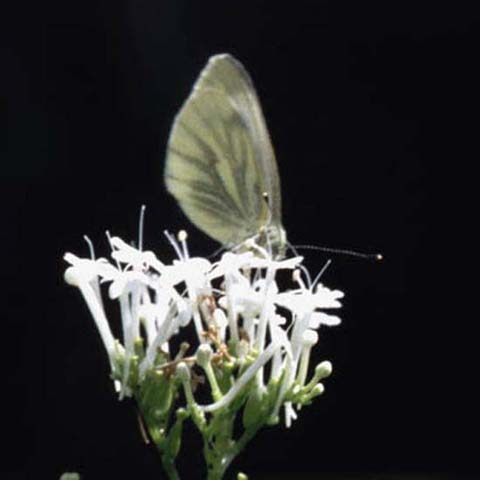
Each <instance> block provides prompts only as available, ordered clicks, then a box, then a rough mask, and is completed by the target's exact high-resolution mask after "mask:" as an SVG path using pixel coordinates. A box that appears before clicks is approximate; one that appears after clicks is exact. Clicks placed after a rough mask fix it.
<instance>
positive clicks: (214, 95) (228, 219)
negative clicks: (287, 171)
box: [164, 54, 281, 245]
mask: <svg viewBox="0 0 480 480" xmlns="http://www.w3.org/2000/svg"><path fill="white" fill-rule="evenodd" d="M164 175H165V183H166V186H167V189H168V191H169V192H170V193H171V194H172V195H173V196H174V197H175V198H176V199H177V201H178V203H179V204H180V206H181V208H182V209H183V211H184V212H185V214H186V215H187V216H188V218H189V219H190V220H191V222H192V223H194V224H195V225H196V226H197V227H198V228H200V229H201V230H203V231H204V232H205V233H207V234H208V235H210V236H211V237H212V238H214V239H216V240H218V241H219V242H221V243H223V244H225V245H236V244H238V243H240V242H242V241H243V240H245V239H247V238H249V237H252V236H253V235H255V234H256V233H257V232H258V231H259V230H260V228H261V227H262V226H266V225H267V223H268V224H270V225H274V226H278V227H279V228H281V199H280V179H279V175H278V169H277V165H276V161H275V157H274V153H273V148H272V145H271V142H270V138H269V135H268V131H267V128H266V125H265V120H264V118H263V114H262V111H261V108H260V104H259V102H258V98H257V94H256V92H255V89H254V86H253V83H252V80H251V78H250V76H249V75H248V73H247V71H246V70H245V68H244V67H243V66H242V65H241V64H240V62H238V61H237V60H235V59H234V58H233V57H232V56H231V55H228V54H223V55H215V56H213V57H211V58H210V60H209V62H208V64H207V65H206V67H205V68H204V70H203V71H202V73H201V74H200V76H199V78H198V80H197V82H196V83H195V85H194V88H193V90H192V92H191V94H190V96H189V97H188V99H187V101H186V102H185V104H184V105H183V107H182V108H181V110H180V112H179V113H178V114H177V116H176V118H175V121H174V123H173V127H172V131H171V133H170V138H169V142H168V150H167V159H166V166H165V174H164ZM265 192H266V193H267V194H268V201H269V206H267V204H266V202H265V199H264V197H263V194H264V193H265ZM269 210H270V212H269Z"/></svg>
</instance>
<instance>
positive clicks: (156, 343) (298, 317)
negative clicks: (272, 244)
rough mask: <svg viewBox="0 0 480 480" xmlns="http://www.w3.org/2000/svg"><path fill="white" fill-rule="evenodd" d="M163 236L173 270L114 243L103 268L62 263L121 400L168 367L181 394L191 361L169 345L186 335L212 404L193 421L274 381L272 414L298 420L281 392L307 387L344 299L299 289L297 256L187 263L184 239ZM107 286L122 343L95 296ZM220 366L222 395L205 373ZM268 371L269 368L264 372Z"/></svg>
mask: <svg viewBox="0 0 480 480" xmlns="http://www.w3.org/2000/svg"><path fill="white" fill-rule="evenodd" d="M165 235H166V237H167V239H168V241H169V242H170V244H171V246H172V247H173V250H174V252H175V254H176V257H177V258H175V259H173V260H171V259H170V260H168V259H165V258H162V259H161V260H160V259H158V258H157V256H156V255H155V254H154V253H153V252H152V251H143V250H142V248H136V247H134V246H132V245H129V244H128V243H126V242H124V241H123V240H122V239H120V238H119V237H115V236H113V237H110V236H109V237H108V239H109V243H110V247H111V250H112V252H111V261H110V262H109V261H108V260H106V259H105V258H102V259H99V260H94V259H91V258H90V259H88V258H79V257H77V256H75V255H73V254H71V253H68V254H66V255H65V260H66V261H67V262H68V263H69V264H70V266H69V267H68V268H67V269H66V272H65V280H66V281H67V282H68V283H70V284H71V285H74V286H77V287H78V288H79V289H80V290H81V292H82V294H83V296H84V298H85V300H86V302H87V304H88V306H89V309H90V311H91V313H92V316H93V318H94V321H95V323H96V324H97V327H98V330H99V332H100V334H101V336H102V339H103V341H104V344H105V347H106V350H107V353H108V355H109V358H110V362H111V365H112V369H115V368H118V369H120V370H121V372H122V374H121V375H120V376H118V375H117V376H116V377H115V382H116V383H117V384H119V385H120V388H119V391H120V397H123V396H124V395H134V392H135V388H136V384H135V382H142V381H144V379H145V378H146V375H147V373H148V372H149V371H151V370H152V369H153V370H155V369H157V368H162V365H164V364H165V365H168V364H169V362H178V361H180V360H181V363H178V365H177V367H176V372H177V375H178V376H179V377H181V379H182V382H183V383H185V385H186V383H187V382H189V381H190V380H189V378H190V375H187V373H189V368H191V366H192V365H191V364H190V363H189V362H190V361H191V360H188V358H185V360H183V357H184V355H185V354H184V353H183V350H179V351H178V352H177V353H176V349H178V347H177V346H176V345H179V344H180V343H181V340H180V341H179V340H177V337H182V336H184V335H185V336H186V338H188V339H189V343H191V339H192V334H191V333H190V334H188V335H187V333H186V332H187V330H189V329H192V328H193V330H191V331H192V332H193V333H194V338H195V337H196V341H197V345H191V346H190V348H191V349H193V351H196V352H197V356H196V358H197V362H198V363H199V364H200V365H202V366H203V368H205V369H206V372H207V377H208V378H209V381H210V382H211V383H212V389H213V391H214V400H215V401H214V402H213V403H211V404H207V405H199V406H198V408H199V411H201V412H204V413H207V412H210V413H213V412H215V411H217V410H219V409H221V408H224V407H226V406H227V405H229V404H230V403H231V402H233V401H234V400H235V399H236V398H237V397H238V395H239V394H240V392H241V391H242V389H244V388H245V386H246V385H248V384H250V383H251V380H252V379H256V380H255V385H256V387H255V388H259V389H260V390H262V389H265V388H267V385H269V384H270V383H271V382H272V381H277V382H278V381H280V379H282V380H281V381H282V385H281V386H280V388H279V389H278V397H277V399H276V401H275V404H276V410H278V408H280V406H281V405H282V404H283V403H284V402H285V408H286V410H285V415H286V416H285V419H286V423H287V425H290V423H291V421H292V420H294V419H295V418H296V415H297V414H296V412H295V410H294V408H293V404H292V401H291V400H288V398H287V397H288V392H289V389H291V388H292V386H293V385H294V382H295V381H296V382H298V385H299V386H297V387H296V389H297V390H298V389H299V388H301V386H302V385H306V379H307V374H308V363H309V358H310V350H311V349H312V348H313V347H314V346H315V345H316V344H317V343H318V333H317V330H318V329H319V327H320V325H329V326H333V325H338V324H339V323H340V319H339V318H338V317H337V316H334V315H331V314H330V313H329V310H330V309H338V308H339V307H340V306H341V304H340V302H339V300H340V299H341V298H342V297H343V293H342V292H340V291H338V290H331V289H329V288H327V287H325V286H324V285H323V284H318V285H315V284H313V285H312V284H311V282H310V287H307V286H306V285H305V284H304V283H303V280H302V278H301V275H300V272H301V271H303V272H306V269H305V267H304V266H303V265H302V262H303V258H302V257H299V256H295V257H291V258H286V259H283V260H277V259H274V258H272V257H271V256H269V255H268V253H266V252H263V250H262V252H263V256H262V255H258V252H256V251H255V252H253V251H247V252H245V251H244V252H241V253H235V252H231V251H229V252H225V253H224V254H223V255H222V256H221V258H220V260H218V261H217V262H213V263H212V262H210V261H209V260H207V259H206V258H201V257H190V254H189V250H188V246H187V235H186V233H185V232H183V231H182V232H180V233H179V234H178V237H177V239H176V238H175V237H173V235H171V234H169V233H168V232H166V233H165ZM139 244H140V246H141V244H142V242H139ZM92 250H93V249H92ZM257 250H258V249H257ZM262 252H260V253H262ZM92 256H93V254H92ZM280 270H292V271H293V272H294V274H293V277H294V280H295V281H296V283H298V288H296V289H294V290H288V289H285V286H284V285H283V284H282V283H281V282H279V280H278V278H277V272H278V271H280ZM306 275H307V276H308V272H307V273H306ZM308 277H309V276H308ZM105 284H106V286H107V287H108V298H110V300H112V301H118V302H119V305H120V315H121V325H122V335H121V338H120V339H118V340H116V339H114V337H113V335H112V332H111V330H110V327H109V322H108V320H107V318H106V315H105V311H104V310H103V304H102V297H101V289H102V286H103V285H105ZM192 324H193V327H192ZM139 345H140V346H141V349H140V350H138V346H139ZM182 348H183V347H182ZM185 348H188V347H185ZM191 351H192V350H191ZM139 355H140V357H139ZM207 357H208V361H207V360H206V359H207ZM193 360H195V357H193ZM222 361H228V362H229V364H231V365H232V366H234V365H235V362H237V363H238V365H239V366H240V367H239V370H238V372H239V373H238V377H236V378H235V380H234V381H233V383H232V385H231V388H230V389H229V390H228V391H227V392H226V393H222V392H221V391H220V389H219V387H218V385H217V384H216V376H215V374H214V373H213V370H212V369H213V368H217V367H216V365H217V364H218V365H220V364H221V362H222ZM218 362H220V363H218ZM268 363H271V368H267V369H265V366H266V365H267V364H268ZM229 368H233V367H229ZM135 369H138V372H137V373H135V372H136V371H137V370H135ZM132 382H133V383H132ZM305 388H306V387H305ZM317 390H318V389H317ZM295 391H296V390H295ZM192 392H193V391H192ZM192 392H189V393H188V397H189V401H190V402H193V401H194V399H193V396H192V395H193V393H192ZM305 395H306V394H305ZM305 398H306V397H305Z"/></svg>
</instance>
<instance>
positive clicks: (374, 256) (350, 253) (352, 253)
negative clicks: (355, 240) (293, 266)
mask: <svg viewBox="0 0 480 480" xmlns="http://www.w3.org/2000/svg"><path fill="white" fill-rule="evenodd" d="M290 247H291V248H292V250H293V245H291V246H290ZM295 248H299V249H304V250H318V251H320V252H326V253H333V254H337V255H348V256H349V257H357V258H364V259H366V260H376V261H381V260H383V255H382V254H381V253H363V252H357V251H356V250H349V249H343V248H329V247H318V246H316V245H295Z"/></svg>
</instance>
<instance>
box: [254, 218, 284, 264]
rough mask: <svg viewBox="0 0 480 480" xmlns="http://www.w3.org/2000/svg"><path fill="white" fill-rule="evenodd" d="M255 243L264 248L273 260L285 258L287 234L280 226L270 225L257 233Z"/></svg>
mask: <svg viewBox="0 0 480 480" xmlns="http://www.w3.org/2000/svg"><path fill="white" fill-rule="evenodd" d="M257 243H258V244H259V245H260V246H261V247H263V248H265V249H266V250H267V251H268V252H269V253H270V254H271V255H272V257H273V258H274V259H276V260H278V259H282V258H285V255H286V252H287V234H286V232H285V229H284V228H283V226H282V225H279V224H278V225H276V224H271V225H268V226H266V227H263V228H262V229H261V230H260V232H259V233H258V239H257Z"/></svg>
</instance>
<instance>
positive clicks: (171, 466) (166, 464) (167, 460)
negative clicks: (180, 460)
mask: <svg viewBox="0 0 480 480" xmlns="http://www.w3.org/2000/svg"><path fill="white" fill-rule="evenodd" d="M162 464H163V469H164V470H165V472H166V474H167V476H168V478H169V480H180V476H179V475H178V472H177V468H176V467H175V459H173V458H172V457H170V456H167V455H162Z"/></svg>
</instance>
